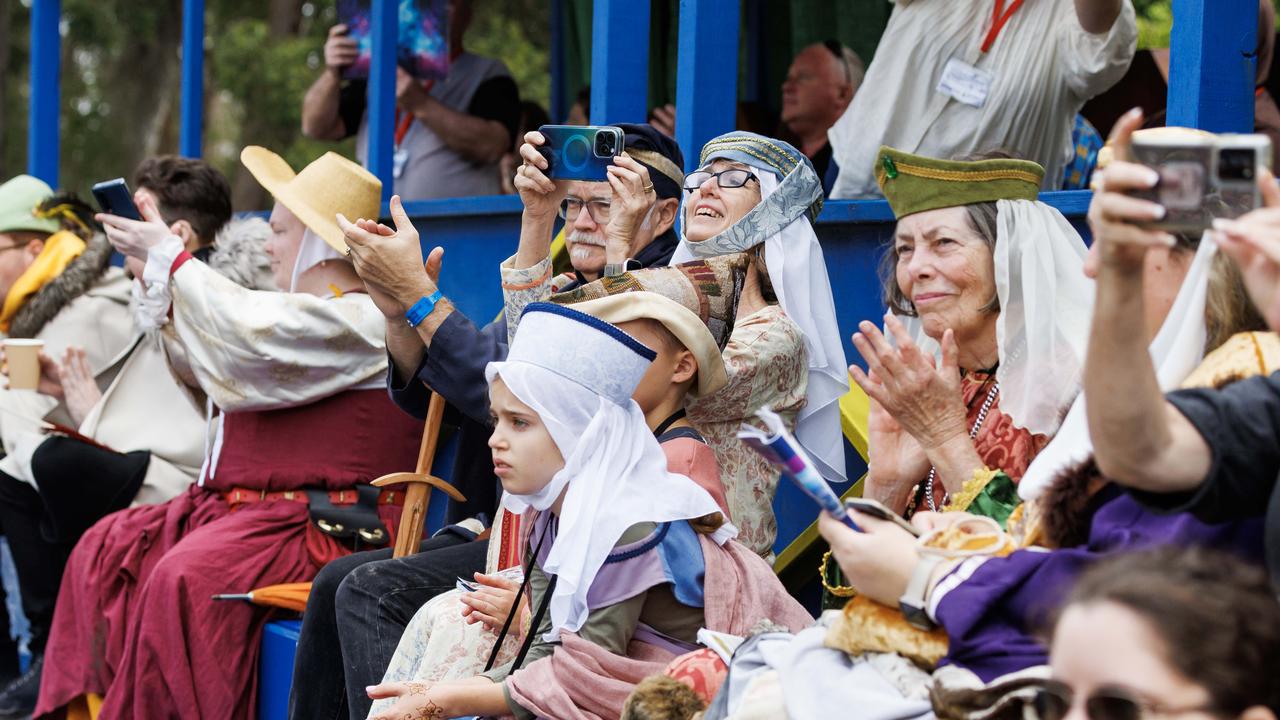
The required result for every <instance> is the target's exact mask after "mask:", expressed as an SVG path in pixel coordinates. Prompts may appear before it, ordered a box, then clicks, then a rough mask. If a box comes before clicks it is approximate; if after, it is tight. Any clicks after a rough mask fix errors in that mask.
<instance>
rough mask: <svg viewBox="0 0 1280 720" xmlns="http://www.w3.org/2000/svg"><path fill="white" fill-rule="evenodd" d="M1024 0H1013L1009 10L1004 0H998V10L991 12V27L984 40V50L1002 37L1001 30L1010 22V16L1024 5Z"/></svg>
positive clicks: (988, 48)
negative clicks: (1005, 6)
mask: <svg viewBox="0 0 1280 720" xmlns="http://www.w3.org/2000/svg"><path fill="white" fill-rule="evenodd" d="M1022 3H1023V0H1013V3H1012V4H1010V5H1009V10H1008V11H1007V12H1006V11H1005V9H1004V0H996V11H995V12H994V13H992V14H991V29H990V30H988V31H987V37H986V39H985V40H983V41H982V52H984V53H985V52H987V51H989V50H990V49H991V46H992V45H995V44H996V38H998V37H1000V31H1001V30H1004V26H1005V25H1007V24H1008V23H1009V18H1011V17H1013V14H1014V13H1016V12H1018V8H1020V7H1022Z"/></svg>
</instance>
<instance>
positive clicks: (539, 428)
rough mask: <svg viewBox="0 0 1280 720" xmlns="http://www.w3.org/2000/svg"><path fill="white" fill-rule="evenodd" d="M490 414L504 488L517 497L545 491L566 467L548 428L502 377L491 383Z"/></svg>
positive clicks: (495, 469) (492, 440)
mask: <svg viewBox="0 0 1280 720" xmlns="http://www.w3.org/2000/svg"><path fill="white" fill-rule="evenodd" d="M489 413H490V415H491V416H492V417H493V434H492V435H490V436H489V449H490V450H491V451H492V452H493V472H494V474H496V475H497V476H498V480H499V481H500V482H501V483H502V489H503V490H506V491H507V492H509V493H511V494H513V495H529V494H532V493H535V492H537V491H539V490H541V489H542V488H543V487H545V486H546V485H547V483H549V482H551V478H553V477H555V474H556V473H557V472H559V471H560V469H561V468H563V467H564V457H563V456H562V455H561V454H560V448H558V447H556V443H555V440H553V439H552V438H551V433H550V432H548V431H547V426H546V425H544V424H543V423H542V419H541V418H539V417H538V414H537V413H536V412H534V411H533V408H531V407H529V406H528V405H525V404H524V403H522V402H520V399H519V398H517V397H516V396H515V393H513V392H511V391H510V390H509V389H507V384H506V383H504V382H502V378H501V377H495V378H494V379H493V382H492V383H490V384H489Z"/></svg>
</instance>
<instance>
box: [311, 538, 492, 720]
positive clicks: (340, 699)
mask: <svg viewBox="0 0 1280 720" xmlns="http://www.w3.org/2000/svg"><path fill="white" fill-rule="evenodd" d="M488 547H489V543H488V542H485V541H468V540H464V539H463V538H462V537H460V536H457V535H450V534H445V535H440V536H438V537H434V538H431V539H429V540H425V541H423V543H422V546H421V552H419V553H418V554H417V555H411V556H409V557H406V558H400V559H398V560H393V559H392V558H391V550H390V549H384V550H373V551H369V552H362V553H355V554H354V555H348V556H347V557H344V558H339V559H337V560H334V561H333V562H331V563H329V564H328V565H326V566H324V568H323V569H322V570H320V574H319V575H317V576H316V579H315V581H314V582H313V584H312V586H311V597H310V598H309V599H308V600H307V611H306V612H305V613H304V614H303V617H302V634H301V637H300V638H299V639H298V654H297V656H296V658H295V659H294V665H293V689H292V691H291V692H290V695H289V717H290V718H294V719H295V720H341V719H342V718H346V717H348V716H350V717H351V718H352V720H364V718H366V717H368V715H369V708H370V707H371V706H372V704H373V701H371V700H370V699H369V696H368V695H366V694H365V687H367V686H369V685H376V684H378V683H380V682H382V676H383V674H384V673H385V672H386V670H387V665H389V664H390V663H391V656H392V655H394V654H395V651H396V646H397V645H398V644H399V643H400V636H401V635H402V634H403V633H404V629H405V627H407V626H408V625H409V621H410V620H411V619H413V615H414V613H416V612H417V611H418V608H420V607H422V606H423V605H424V604H426V602H427V601H428V600H430V599H431V598H433V597H435V596H436V595H439V594H440V593H443V592H445V591H447V590H451V589H453V588H454V587H455V586H456V584H457V579H458V577H459V576H461V577H464V578H468V579H470V577H471V574H472V573H473V572H483V571H484V565H485V554H486V553H487V552H488Z"/></svg>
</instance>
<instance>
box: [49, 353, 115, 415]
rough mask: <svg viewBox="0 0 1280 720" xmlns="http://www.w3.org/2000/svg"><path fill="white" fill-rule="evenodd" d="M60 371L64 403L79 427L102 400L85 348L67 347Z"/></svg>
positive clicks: (59, 367)
mask: <svg viewBox="0 0 1280 720" xmlns="http://www.w3.org/2000/svg"><path fill="white" fill-rule="evenodd" d="M58 370H59V376H60V378H61V381H62V393H63V401H64V402H66V404H67V412H68V413H70V415H71V419H72V420H73V421H75V424H76V426H77V427H78V426H79V425H80V424H81V423H83V422H84V419H85V418H86V417H88V415H89V411H90V410H92V409H93V406H94V405H97V404H98V401H99V400H101V399H102V390H101V389H99V388H98V383H97V381H96V380H94V379H93V369H92V368H90V367H89V358H88V356H87V355H86V354H85V351H84V348H80V347H75V346H69V347H67V351H66V353H65V354H64V355H63V357H62V362H61V363H60V364H59V366H58ZM41 374H43V373H41Z"/></svg>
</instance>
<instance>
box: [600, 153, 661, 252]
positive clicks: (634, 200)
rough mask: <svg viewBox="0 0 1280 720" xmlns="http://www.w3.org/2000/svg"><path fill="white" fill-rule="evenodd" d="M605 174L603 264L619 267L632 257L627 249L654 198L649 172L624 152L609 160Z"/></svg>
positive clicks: (655, 198) (650, 207) (630, 246)
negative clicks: (607, 202)
mask: <svg viewBox="0 0 1280 720" xmlns="http://www.w3.org/2000/svg"><path fill="white" fill-rule="evenodd" d="M606 172H607V173H608V176H607V179H608V181H609V187H610V189H611V190H612V191H613V197H612V199H611V200H610V213H609V224H608V225H606V226H605V229H604V234H605V254H606V256H607V257H606V262H609V263H621V262H625V261H626V260H627V258H629V257H631V256H632V255H633V254H634V253H632V250H631V248H632V246H633V245H634V244H635V241H636V234H637V233H638V232H639V231H640V227H641V226H642V225H643V224H644V221H645V219H646V218H648V217H649V211H650V210H652V209H653V206H654V203H655V202H656V201H657V199H658V194H657V193H656V192H654V189H653V182H652V181H651V180H650V179H649V168H646V167H645V166H643V165H641V164H640V163H638V162H636V161H635V160H634V159H632V157H631V156H630V155H627V154H626V153H625V152H624V153H622V154H621V155H619V156H618V157H616V158H614V159H613V164H612V165H610V166H609V167H608V169H607V170H606Z"/></svg>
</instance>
